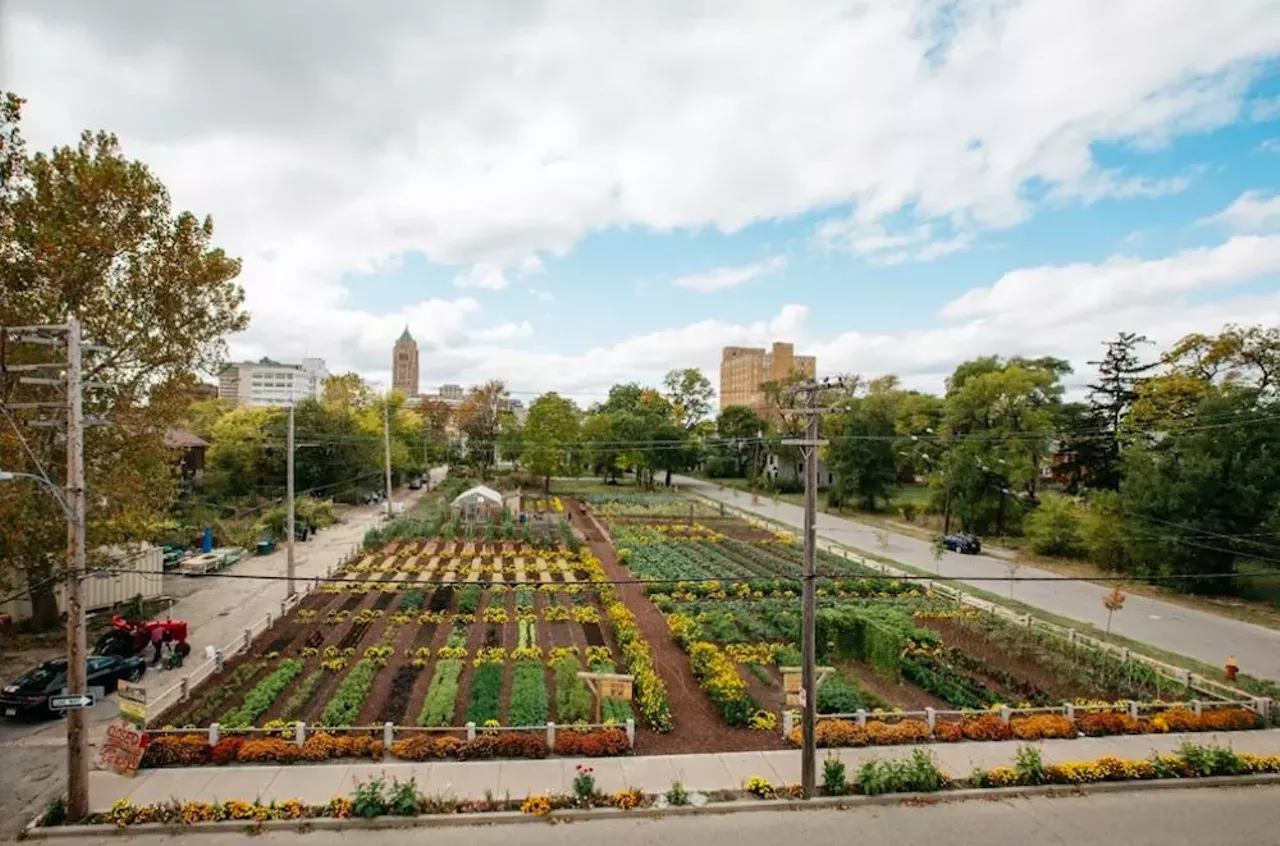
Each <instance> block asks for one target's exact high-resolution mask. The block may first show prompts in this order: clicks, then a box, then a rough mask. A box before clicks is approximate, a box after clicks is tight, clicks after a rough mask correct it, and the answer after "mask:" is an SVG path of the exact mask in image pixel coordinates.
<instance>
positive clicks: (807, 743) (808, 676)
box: [782, 380, 827, 799]
mask: <svg viewBox="0 0 1280 846" xmlns="http://www.w3.org/2000/svg"><path fill="white" fill-rule="evenodd" d="M825 387H827V385H825V384H819V383H818V382H815V381H813V380H808V381H806V382H802V383H801V384H799V385H797V386H796V387H795V388H794V389H793V390H794V393H795V394H796V395H797V396H803V397H804V406H803V408H801V409H798V410H799V411H800V413H802V414H803V415H804V416H805V436H804V437H803V438H787V439H785V440H784V441H783V442H782V443H783V444H785V445H787V446H798V447H800V451H801V454H802V455H803V456H804V571H803V573H802V577H801V582H800V602H801V611H802V621H801V628H800V669H801V674H800V688H801V689H800V694H801V702H802V706H803V708H804V713H803V716H802V720H803V722H802V723H801V729H800V731H801V751H800V784H801V787H802V788H803V789H804V795H805V798H806V799H807V798H812V797H813V796H815V795H817V780H818V768H817V759H818V754H817V734H816V731H817V723H818V685H817V671H816V669H815V668H816V666H817V593H816V585H815V584H814V581H815V579H816V578H817V566H816V560H815V559H816V556H817V548H816V546H817V545H816V541H817V526H816V520H817V503H818V448H819V447H821V446H823V445H824V444H826V441H822V440H819V439H818V421H819V419H820V417H821V415H822V413H823V412H824V411H825V410H826V409H823V408H819V407H818V399H819V397H820V396H821V392H822V390H823V389H824V388H825Z"/></svg>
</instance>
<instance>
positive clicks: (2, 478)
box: [0, 470, 75, 518]
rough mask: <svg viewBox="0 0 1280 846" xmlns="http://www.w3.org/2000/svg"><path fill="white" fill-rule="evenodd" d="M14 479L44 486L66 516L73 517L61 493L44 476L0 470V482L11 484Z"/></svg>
mask: <svg viewBox="0 0 1280 846" xmlns="http://www.w3.org/2000/svg"><path fill="white" fill-rule="evenodd" d="M15 479H32V480H33V481H36V482H39V483H40V484H42V485H44V486H45V487H47V488H48V489H49V493H50V494H51V495H52V496H53V498H54V499H55V500H57V501H58V505H59V506H61V508H62V510H63V511H64V512H65V513H66V515H67V516H68V517H73V518H74V516H75V515H74V514H73V513H72V511H71V508H70V506H68V505H67V501H66V500H64V499H63V498H62V491H61V490H59V489H58V486H57V485H55V484H54V483H53V482H50V481H49V480H48V479H46V478H45V477H44V476H37V475H35V474H34V473H19V472H17V471H16V470H0V482H12V481H13V480H15Z"/></svg>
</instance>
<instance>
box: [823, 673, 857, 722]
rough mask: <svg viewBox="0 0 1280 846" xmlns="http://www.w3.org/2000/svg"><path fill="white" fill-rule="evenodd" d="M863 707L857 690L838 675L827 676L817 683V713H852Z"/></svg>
mask: <svg viewBox="0 0 1280 846" xmlns="http://www.w3.org/2000/svg"><path fill="white" fill-rule="evenodd" d="M865 707H866V703H865V702H863V701H862V696H861V695H860V694H859V693H858V691H857V690H856V689H855V688H854V687H853V686H852V685H850V684H849V683H848V682H847V681H845V680H844V679H842V678H841V677H840V676H838V675H831V676H828V677H827V678H826V680H824V681H823V682H822V684H820V685H818V713H819V714H852V713H853V712H855V711H857V710H858V709H859V708H865Z"/></svg>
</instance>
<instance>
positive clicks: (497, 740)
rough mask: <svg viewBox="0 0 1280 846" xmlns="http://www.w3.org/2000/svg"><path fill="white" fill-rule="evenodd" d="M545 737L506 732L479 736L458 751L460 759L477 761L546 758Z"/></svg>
mask: <svg viewBox="0 0 1280 846" xmlns="http://www.w3.org/2000/svg"><path fill="white" fill-rule="evenodd" d="M548 751H549V750H548V749H547V741H546V738H545V736H543V735H539V734H527V733H525V732H517V731H505V732H500V733H498V734H482V735H478V736H477V737H476V739H475V740H472V741H470V742H468V743H465V744H463V745H462V746H461V747H459V749H458V759H459V760H461V761H475V760H483V759H486V758H545V757H547V754H548Z"/></svg>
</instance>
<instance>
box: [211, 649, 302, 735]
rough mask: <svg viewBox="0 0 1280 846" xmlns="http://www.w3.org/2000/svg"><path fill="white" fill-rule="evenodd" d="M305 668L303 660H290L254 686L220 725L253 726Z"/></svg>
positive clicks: (224, 717)
mask: <svg viewBox="0 0 1280 846" xmlns="http://www.w3.org/2000/svg"><path fill="white" fill-rule="evenodd" d="M304 666H305V664H304V662H303V661H302V660H301V659H298V658H290V659H288V660H287V661H285V662H284V663H282V664H281V665H280V666H279V667H278V668H277V669H276V671H275V672H273V673H272V674H271V675H269V676H267V677H266V678H265V679H263V680H262V681H260V682H258V683H257V684H256V685H254V688H253V690H251V691H249V692H248V693H246V694H245V697H244V702H243V703H241V705H240V707H239V708H235V709H232V710H231V711H228V712H227V713H225V714H223V715H222V718H221V719H220V720H218V723H219V724H220V725H223V726H226V727H227V728H247V727H249V726H252V725H253V724H254V721H255V720H257V719H258V718H259V717H261V716H262V715H263V714H265V713H267V711H268V710H270V708H271V704H272V703H273V702H275V701H276V697H277V696H279V695H280V693H281V692H282V691H283V690H284V689H285V688H286V687H288V686H289V683H290V682H292V681H293V680H294V679H296V678H297V677H298V676H299V675H301V673H302V668H303V667H304Z"/></svg>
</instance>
